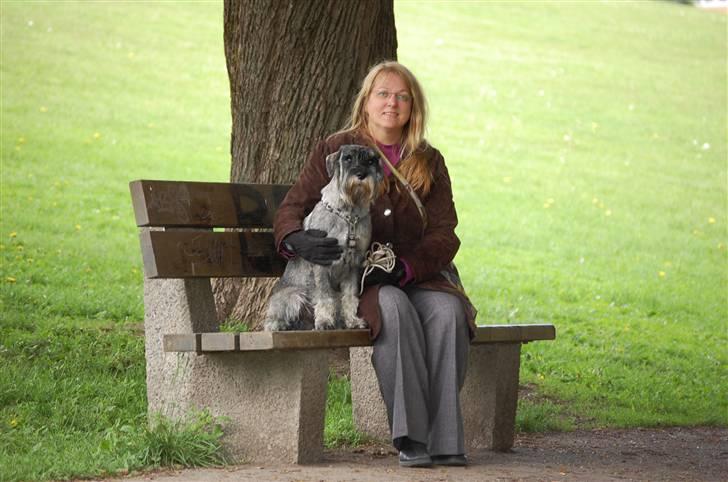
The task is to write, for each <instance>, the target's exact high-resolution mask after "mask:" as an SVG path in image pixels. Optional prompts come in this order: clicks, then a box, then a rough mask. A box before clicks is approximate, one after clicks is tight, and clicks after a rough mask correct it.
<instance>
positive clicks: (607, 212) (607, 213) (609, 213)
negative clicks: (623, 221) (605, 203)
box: [604, 209, 612, 216]
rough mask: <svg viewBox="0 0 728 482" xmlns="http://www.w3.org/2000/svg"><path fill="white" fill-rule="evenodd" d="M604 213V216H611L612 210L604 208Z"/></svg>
mask: <svg viewBox="0 0 728 482" xmlns="http://www.w3.org/2000/svg"><path fill="white" fill-rule="evenodd" d="M604 215H605V216H611V215H612V210H611V209H607V210H606V211H605V212H604Z"/></svg>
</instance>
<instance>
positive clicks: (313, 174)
mask: <svg viewBox="0 0 728 482" xmlns="http://www.w3.org/2000/svg"><path fill="white" fill-rule="evenodd" d="M330 152H331V151H330V147H329V146H328V144H327V143H326V142H325V141H320V142H319V143H318V144H317V145H316V147H315V148H314V150H313V152H311V155H310V156H309V158H308V161H307V162H306V164H305V165H304V167H303V170H302V171H301V173H300V174H299V176H298V180H297V181H296V183H295V184H294V185H293V187H291V189H290V190H289V191H288V194H286V197H285V198H284V199H283V202H282V203H281V205H280V206H279V207H278V210H277V211H276V215H275V219H274V220H273V236H274V237H275V243H276V248H277V250H278V252H279V253H280V252H282V251H283V250H282V249H281V248H282V246H281V241H282V240H283V238H285V237H286V236H287V235H289V234H290V233H292V232H294V231H299V230H301V229H303V218H305V217H306V215H307V214H308V213H310V212H311V210H312V209H313V207H314V205H316V203H317V202H318V201H319V200H320V199H321V189H323V187H324V186H325V185H326V184H327V183H328V182H329V176H328V174H327V173H326V156H327V155H328V154H330Z"/></svg>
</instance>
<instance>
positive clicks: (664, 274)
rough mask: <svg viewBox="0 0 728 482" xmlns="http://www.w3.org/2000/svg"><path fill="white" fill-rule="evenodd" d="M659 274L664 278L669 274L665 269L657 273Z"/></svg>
mask: <svg viewBox="0 0 728 482" xmlns="http://www.w3.org/2000/svg"><path fill="white" fill-rule="evenodd" d="M657 275H658V276H659V277H660V278H664V277H665V276H666V275H667V273H665V272H664V271H660V272H659V273H657Z"/></svg>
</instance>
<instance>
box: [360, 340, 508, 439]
mask: <svg viewBox="0 0 728 482" xmlns="http://www.w3.org/2000/svg"><path fill="white" fill-rule="evenodd" d="M372 350H373V348H372V347H354V348H350V352H349V353H350V363H351V398H352V404H353V415H354V424H355V425H356V428H357V430H359V431H360V432H363V433H365V434H367V435H369V436H370V437H373V438H375V439H379V440H382V441H386V442H389V441H390V434H389V424H388V421H387V410H386V408H385V405H384V401H383V400H382V396H381V392H380V390H379V384H378V382H377V377H376V374H375V372H374V368H373V367H372V364H371V354H372ZM520 352H521V344H520V343H496V344H487V345H485V344H482V345H481V344H475V345H471V346H470V354H469V360H468V372H467V376H466V379H465V385H464V386H463V389H462V391H461V393H460V394H461V407H462V410H463V422H464V426H465V446H466V448H467V450H473V449H476V448H487V449H491V450H499V451H505V450H508V449H510V448H511V447H512V446H513V437H514V424H515V418H516V405H517V403H518V370H519V367H520Z"/></svg>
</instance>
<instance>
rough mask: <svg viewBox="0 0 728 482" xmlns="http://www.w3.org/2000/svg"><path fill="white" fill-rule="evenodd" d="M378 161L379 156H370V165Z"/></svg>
mask: <svg viewBox="0 0 728 482" xmlns="http://www.w3.org/2000/svg"><path fill="white" fill-rule="evenodd" d="M376 163H377V158H376V157H370V158H369V165H370V166H373V165H374V164H376Z"/></svg>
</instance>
